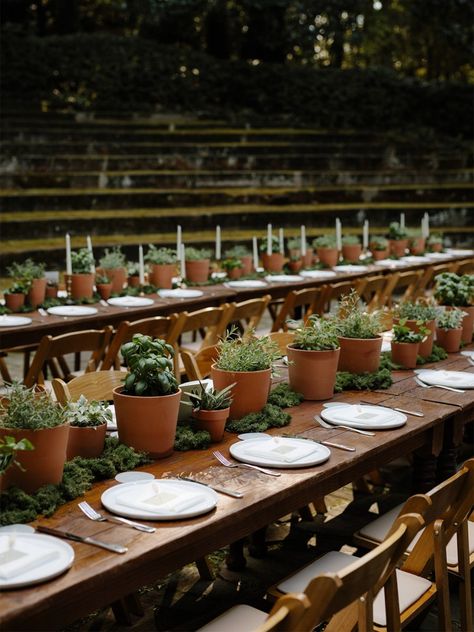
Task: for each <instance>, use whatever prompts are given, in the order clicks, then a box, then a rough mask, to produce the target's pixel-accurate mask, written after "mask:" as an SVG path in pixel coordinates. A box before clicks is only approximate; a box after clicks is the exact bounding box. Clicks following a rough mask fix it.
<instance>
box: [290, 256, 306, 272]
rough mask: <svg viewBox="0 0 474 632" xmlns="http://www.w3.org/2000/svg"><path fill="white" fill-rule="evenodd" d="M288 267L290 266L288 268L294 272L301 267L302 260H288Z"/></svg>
mask: <svg viewBox="0 0 474 632" xmlns="http://www.w3.org/2000/svg"><path fill="white" fill-rule="evenodd" d="M288 267H289V268H290V270H291V271H292V272H294V273H295V274H296V273H298V272H299V271H300V270H301V268H302V267H303V261H302V260H301V259H299V260H297V261H289V262H288Z"/></svg>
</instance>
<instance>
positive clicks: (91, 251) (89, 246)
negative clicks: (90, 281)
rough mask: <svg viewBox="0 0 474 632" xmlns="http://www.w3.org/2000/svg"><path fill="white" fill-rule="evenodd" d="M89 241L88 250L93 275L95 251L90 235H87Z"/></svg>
mask: <svg viewBox="0 0 474 632" xmlns="http://www.w3.org/2000/svg"><path fill="white" fill-rule="evenodd" d="M86 241H87V250H88V251H89V254H90V256H91V260H92V261H91V272H92V274H95V261H94V251H93V250H92V239H91V236H90V235H87V238H86Z"/></svg>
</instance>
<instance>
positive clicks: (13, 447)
mask: <svg viewBox="0 0 474 632" xmlns="http://www.w3.org/2000/svg"><path fill="white" fill-rule="evenodd" d="M34 448H35V447H34V445H33V444H32V443H31V441H28V439H20V440H19V441H18V440H17V439H15V437H10V436H9V435H5V436H4V437H2V438H1V439H0V476H2V475H3V474H5V472H6V471H7V470H8V468H9V467H19V468H20V470H21V469H22V465H21V463H20V462H19V461H17V459H16V453H17V452H20V451H22V450H34Z"/></svg>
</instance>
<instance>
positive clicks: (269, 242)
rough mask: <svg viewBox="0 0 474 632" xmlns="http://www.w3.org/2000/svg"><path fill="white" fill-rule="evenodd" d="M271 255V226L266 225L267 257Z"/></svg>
mask: <svg viewBox="0 0 474 632" xmlns="http://www.w3.org/2000/svg"><path fill="white" fill-rule="evenodd" d="M271 254H272V225H271V224H268V225H267V255H271Z"/></svg>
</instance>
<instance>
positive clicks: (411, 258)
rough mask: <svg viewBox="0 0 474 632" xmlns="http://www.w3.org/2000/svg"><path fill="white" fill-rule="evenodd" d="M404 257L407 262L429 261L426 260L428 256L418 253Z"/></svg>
mask: <svg viewBox="0 0 474 632" xmlns="http://www.w3.org/2000/svg"><path fill="white" fill-rule="evenodd" d="M402 259H403V261H406V262H407V263H428V262H427V261H426V257H421V256H417V255H407V256H406V257H402Z"/></svg>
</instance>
